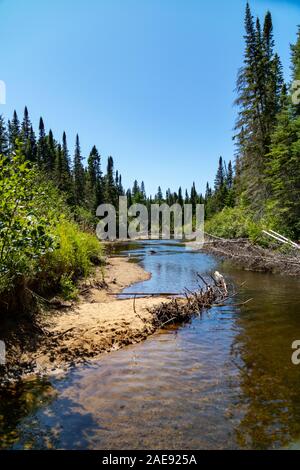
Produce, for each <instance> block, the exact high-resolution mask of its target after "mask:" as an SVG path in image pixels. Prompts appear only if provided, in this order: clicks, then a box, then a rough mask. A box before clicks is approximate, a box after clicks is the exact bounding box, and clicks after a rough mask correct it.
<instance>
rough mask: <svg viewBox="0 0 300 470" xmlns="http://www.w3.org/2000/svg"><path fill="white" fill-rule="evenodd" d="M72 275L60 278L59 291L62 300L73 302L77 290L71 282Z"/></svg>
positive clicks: (64, 275)
mask: <svg viewBox="0 0 300 470" xmlns="http://www.w3.org/2000/svg"><path fill="white" fill-rule="evenodd" d="M72 278H73V273H70V274H63V275H62V276H61V278H60V282H59V284H60V290H61V294H62V296H63V298H64V299H66V300H74V299H76V298H77V296H78V289H77V287H76V286H75V284H74V281H73V279H72Z"/></svg>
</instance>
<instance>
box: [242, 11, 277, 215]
mask: <svg viewBox="0 0 300 470" xmlns="http://www.w3.org/2000/svg"><path fill="white" fill-rule="evenodd" d="M245 30H246V34H245V43H246V47H245V58H244V66H243V67H242V69H241V70H240V72H239V76H238V81H237V91H238V98H237V100H236V104H237V105H238V106H239V113H238V119H237V122H236V131H237V134H236V136H235V139H236V142H237V149H238V165H239V169H238V170H239V173H238V178H237V181H236V184H237V190H238V193H239V194H241V193H242V192H244V193H245V196H246V198H247V200H248V203H249V205H250V206H252V207H253V208H256V209H261V206H262V204H263V203H264V202H265V201H266V198H267V193H268V188H267V184H266V181H265V179H264V169H265V165H266V163H267V162H266V155H267V154H268V152H269V149H270V143H271V134H272V131H273V128H274V122H275V116H276V113H277V112H278V108H279V102H280V96H279V95H280V89H281V88H282V84H283V79H282V71H281V64H280V60H279V57H278V56H277V55H274V51H273V47H274V40H273V25H272V17H271V14H270V13H269V12H268V13H267V14H266V17H265V21H264V28H263V32H262V31H261V27H260V22H259V20H258V19H257V21H256V26H255V25H254V18H253V16H252V14H251V11H250V7H249V4H248V3H247V6H246V18H245Z"/></svg>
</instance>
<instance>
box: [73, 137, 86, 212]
mask: <svg viewBox="0 0 300 470" xmlns="http://www.w3.org/2000/svg"><path fill="white" fill-rule="evenodd" d="M73 180H74V202H75V204H76V205H77V206H80V205H82V204H83V202H84V199H85V194H84V190H85V173H84V167H83V164H82V156H81V149H80V143H79V136H78V134H77V135H76V143H75V153H74V164H73Z"/></svg>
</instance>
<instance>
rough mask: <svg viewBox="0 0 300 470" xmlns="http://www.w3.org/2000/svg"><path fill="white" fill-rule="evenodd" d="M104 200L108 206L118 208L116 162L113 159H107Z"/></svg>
mask: <svg viewBox="0 0 300 470" xmlns="http://www.w3.org/2000/svg"><path fill="white" fill-rule="evenodd" d="M104 200H105V202H106V203H107V204H113V205H114V206H115V207H117V203H118V193H117V188H116V186H115V178H114V160H113V158H112V157H108V159H107V168H106V175H105V178H104Z"/></svg>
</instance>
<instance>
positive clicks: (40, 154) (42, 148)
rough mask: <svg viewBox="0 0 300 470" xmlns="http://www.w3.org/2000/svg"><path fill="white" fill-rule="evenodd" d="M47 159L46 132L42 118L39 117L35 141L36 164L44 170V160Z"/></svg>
mask: <svg viewBox="0 0 300 470" xmlns="http://www.w3.org/2000/svg"><path fill="white" fill-rule="evenodd" d="M47 159H48V145H47V139H46V132H45V126H44V121H43V118H42V117H41V118H40V122H39V138H38V143H37V164H38V166H39V167H40V168H41V169H43V170H45V168H46V162H47Z"/></svg>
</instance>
